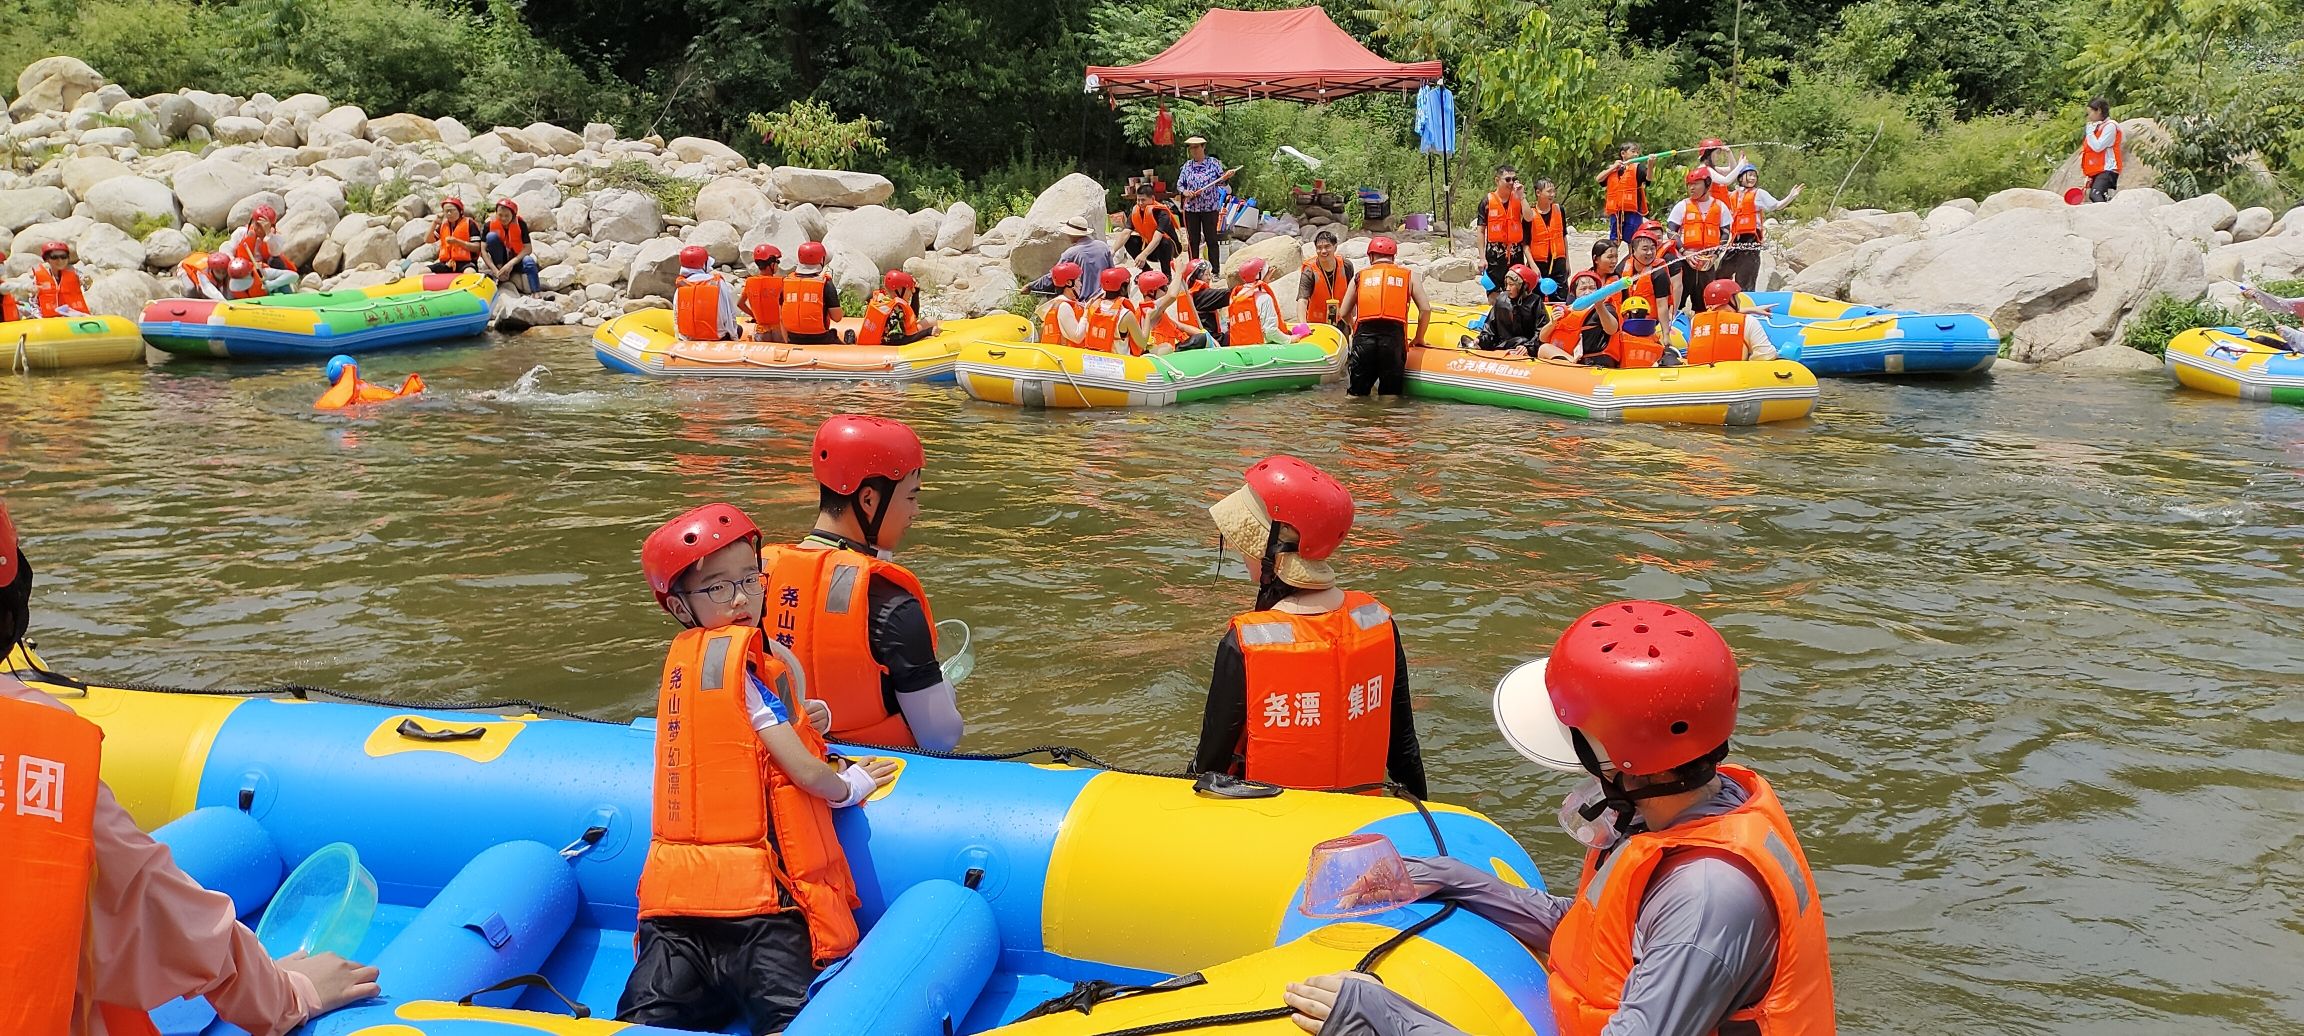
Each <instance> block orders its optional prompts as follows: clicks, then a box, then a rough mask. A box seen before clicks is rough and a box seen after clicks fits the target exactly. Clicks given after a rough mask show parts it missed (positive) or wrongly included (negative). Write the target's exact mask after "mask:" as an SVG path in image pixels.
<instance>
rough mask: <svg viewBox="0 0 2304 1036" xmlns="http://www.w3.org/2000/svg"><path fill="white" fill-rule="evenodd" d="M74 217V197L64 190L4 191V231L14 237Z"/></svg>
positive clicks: (0, 193) (0, 211)
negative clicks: (43, 224)
mask: <svg viewBox="0 0 2304 1036" xmlns="http://www.w3.org/2000/svg"><path fill="white" fill-rule="evenodd" d="M71 214H72V195H71V194H69V193H66V192H65V190H64V189H63V188H61V187H19V188H17V189H15V190H0V231H5V232H7V233H10V234H13V233H15V232H17V231H19V230H22V229H24V228H25V227H29V226H31V225H32V224H34V223H45V222H47V221H49V220H52V219H63V218H64V217H66V216H69V215H71Z"/></svg>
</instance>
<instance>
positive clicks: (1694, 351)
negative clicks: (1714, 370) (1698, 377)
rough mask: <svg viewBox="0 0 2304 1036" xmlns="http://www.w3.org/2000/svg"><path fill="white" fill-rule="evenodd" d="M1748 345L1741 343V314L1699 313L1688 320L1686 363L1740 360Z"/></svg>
mask: <svg viewBox="0 0 2304 1036" xmlns="http://www.w3.org/2000/svg"><path fill="white" fill-rule="evenodd" d="M1746 348H1747V346H1746V345H1745V342H1744V314H1742V313H1739V312H1737V311H1735V310H1733V309H1730V310H1712V311H1709V312H1704V313H1698V314H1696V315H1695V316H1693V317H1690V318H1689V320H1688V362H1689V363H1691V364H1696V363H1720V362H1723V361H1727V360H1741V359H1743V358H1744V356H1745V349H1746Z"/></svg>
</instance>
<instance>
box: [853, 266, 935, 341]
mask: <svg viewBox="0 0 2304 1036" xmlns="http://www.w3.org/2000/svg"><path fill="white" fill-rule="evenodd" d="M919 306H920V282H919V281H917V280H914V279H913V278H912V275H911V274H909V273H905V272H904V271H902V270H890V271H888V273H887V274H886V275H885V276H883V277H881V278H880V290H879V291H876V292H873V293H872V300H871V301H870V302H867V303H865V304H864V323H863V326H861V327H859V328H857V329H856V344H858V345H905V344H908V343H911V342H917V341H919V340H921V339H923V338H926V337H928V336H930V335H933V334H935V333H936V322H935V321H933V320H931V321H926V322H923V321H921V319H920V310H919Z"/></svg>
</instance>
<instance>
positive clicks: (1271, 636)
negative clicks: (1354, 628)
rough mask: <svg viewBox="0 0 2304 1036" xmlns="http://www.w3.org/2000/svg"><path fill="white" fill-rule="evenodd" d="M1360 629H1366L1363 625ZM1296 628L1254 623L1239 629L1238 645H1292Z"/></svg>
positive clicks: (1268, 623)
mask: <svg viewBox="0 0 2304 1036" xmlns="http://www.w3.org/2000/svg"><path fill="white" fill-rule="evenodd" d="M1360 628H1361V629H1367V628H1368V627H1367V626H1365V625H1363V626H1361V627H1360ZM1295 642H1296V627H1294V626H1291V625H1289V624H1287V623H1285V622H1255V623H1249V624H1247V625H1244V626H1242V627H1240V644H1241V646H1243V647H1246V646H1247V645H1250V644H1293V643H1295Z"/></svg>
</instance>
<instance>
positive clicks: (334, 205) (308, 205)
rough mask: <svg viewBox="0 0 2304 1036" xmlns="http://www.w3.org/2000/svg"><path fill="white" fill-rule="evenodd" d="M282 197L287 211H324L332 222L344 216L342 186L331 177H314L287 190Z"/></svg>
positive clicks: (341, 183) (340, 182)
mask: <svg viewBox="0 0 2304 1036" xmlns="http://www.w3.org/2000/svg"><path fill="white" fill-rule="evenodd" d="M282 197H284V198H286V199H287V200H288V209H289V210H290V211H294V210H296V209H325V210H327V212H328V218H329V220H330V221H331V222H333V221H334V220H335V219H336V217H338V216H342V215H343V214H344V184H343V182H342V181H339V180H337V179H335V178H333V177H327V176H315V177H313V178H311V179H309V180H306V181H304V182H302V183H299V184H297V185H296V186H294V187H291V188H289V189H288V190H287V191H286V192H285V193H284V194H283V195H282Z"/></svg>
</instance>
